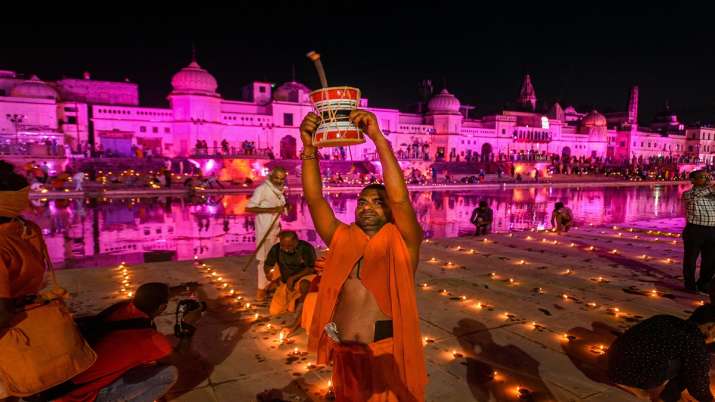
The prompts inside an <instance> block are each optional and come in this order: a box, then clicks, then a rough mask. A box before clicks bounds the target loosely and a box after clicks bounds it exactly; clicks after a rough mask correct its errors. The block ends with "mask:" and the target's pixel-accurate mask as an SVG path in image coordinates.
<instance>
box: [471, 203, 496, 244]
mask: <svg viewBox="0 0 715 402" xmlns="http://www.w3.org/2000/svg"><path fill="white" fill-rule="evenodd" d="M493 219H494V211H492V209H491V208H489V205H487V202H486V201H484V200H482V201H479V207H478V208H474V211H472V217H471V218H470V219H469V221H470V222H471V223H472V224H473V225H474V226H476V227H477V231H476V232H475V236H479V235H483V234H484V235H485V234H487V233H489V228H490V226H491V225H492V220H493Z"/></svg>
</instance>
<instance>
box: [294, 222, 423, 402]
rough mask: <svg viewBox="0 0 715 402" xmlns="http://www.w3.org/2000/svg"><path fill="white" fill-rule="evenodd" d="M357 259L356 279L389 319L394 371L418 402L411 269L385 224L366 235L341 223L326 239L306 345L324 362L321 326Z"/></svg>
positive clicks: (418, 343)
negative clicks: (326, 249)
mask: <svg viewBox="0 0 715 402" xmlns="http://www.w3.org/2000/svg"><path fill="white" fill-rule="evenodd" d="M360 258H363V265H362V266H363V269H362V272H361V281H362V283H363V285H364V286H365V287H366V288H367V289H368V290H369V291H370V293H372V295H373V296H374V297H375V300H376V301H377V304H378V305H379V307H380V310H382V312H383V313H385V314H386V315H387V316H388V317H390V318H392V321H393V341H394V345H393V348H392V353H391V354H392V355H393V356H394V359H395V365H396V366H397V370H398V373H397V374H398V375H399V377H400V379H401V380H402V382H403V383H404V385H405V386H406V387H407V389H408V390H409V392H410V394H411V395H412V397H413V398H414V399H415V400H417V401H424V388H425V385H426V383H427V370H426V367H425V360H424V351H423V347H422V337H421V336H420V325H419V317H418V313H417V301H416V298H415V285H414V272H413V270H412V266H411V264H410V257H409V253H408V251H407V245H406V244H405V241H404V239H403V238H402V235H400V232H399V231H398V230H397V227H396V226H395V225H394V224H392V223H388V224H386V225H385V226H383V227H382V229H380V231H379V232H378V233H377V234H375V236H373V237H372V238H368V236H367V235H366V234H365V232H363V231H362V230H361V229H360V228H358V227H357V226H356V225H354V224H353V225H350V226H347V225H345V224H341V225H340V226H339V227H338V229H337V230H336V231H335V234H334V235H333V238H332V241H331V243H330V254H329V256H328V259H327V261H326V263H325V271H324V274H323V277H322V279H321V281H320V287H319V291H318V300H317V302H316V307H315V312H314V313H313V320H312V322H311V325H310V326H311V328H310V336H309V337H308V348H309V349H310V350H311V351H316V352H317V354H318V363H320V364H325V363H327V362H328V361H327V360H328V355H329V350H328V347H329V344H330V342H329V339H328V337H327V336H326V335H325V331H324V330H323V328H324V327H325V325H326V324H327V323H328V322H330V321H331V320H332V316H333V310H334V309H335V305H336V304H337V299H338V295H339V294H340V290H341V288H342V286H343V283H344V282H345V280H346V279H347V277H348V275H349V274H350V271H351V270H352V267H354V266H355V264H356V263H357V261H358V260H359V259H360Z"/></svg>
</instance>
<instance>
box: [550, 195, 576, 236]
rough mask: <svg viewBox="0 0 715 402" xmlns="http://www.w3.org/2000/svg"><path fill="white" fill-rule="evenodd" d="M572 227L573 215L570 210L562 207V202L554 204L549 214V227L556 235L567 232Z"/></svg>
mask: <svg viewBox="0 0 715 402" xmlns="http://www.w3.org/2000/svg"><path fill="white" fill-rule="evenodd" d="M571 225H573V213H572V212H571V209H570V208H568V207H566V206H564V203H563V202H557V203H556V204H554V211H553V212H552V213H551V226H552V227H553V228H554V231H555V232H557V233H561V232H568V231H569V229H571Z"/></svg>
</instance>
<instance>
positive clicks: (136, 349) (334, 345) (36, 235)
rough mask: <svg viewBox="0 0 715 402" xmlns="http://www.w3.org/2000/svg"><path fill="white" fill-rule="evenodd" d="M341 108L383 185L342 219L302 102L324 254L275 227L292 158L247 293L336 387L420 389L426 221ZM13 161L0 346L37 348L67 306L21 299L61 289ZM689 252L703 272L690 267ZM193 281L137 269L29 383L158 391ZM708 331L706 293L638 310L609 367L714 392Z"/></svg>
mask: <svg viewBox="0 0 715 402" xmlns="http://www.w3.org/2000/svg"><path fill="white" fill-rule="evenodd" d="M350 120H351V121H352V122H353V123H354V124H355V125H356V126H358V127H361V128H362V129H363V131H364V132H365V133H366V136H367V137H368V138H369V139H370V140H371V141H373V142H374V144H375V146H376V148H377V151H378V154H379V156H380V160H381V162H382V167H383V179H384V185H383V184H369V185H367V186H366V187H364V188H363V189H362V190H361V191H360V192H359V194H358V202H357V205H356V208H355V211H354V213H355V223H353V224H350V225H348V224H346V223H343V222H341V221H340V220H338V219H337V218H336V216H335V213H334V211H333V210H332V209H331V206H330V204H329V203H328V202H327V201H326V200H325V198H324V195H323V191H322V183H323V180H322V178H321V171H320V169H319V165H318V152H317V148H316V147H315V146H314V145H313V143H312V135H313V133H314V131H315V130H316V129H317V126H318V121H319V119H318V117H317V116H316V115H314V114H312V113H310V114H308V115H307V116H306V118H305V119H304V121H303V122H302V124H301V127H300V132H301V139H302V142H303V151H302V152H301V155H300V158H301V160H302V176H301V180H302V190H303V197H304V199H305V200H306V202H307V204H308V207H309V210H310V214H311V217H312V220H313V222H314V224H315V229H316V231H317V233H318V235H319V236H320V238H321V239H322V240H323V242H324V243H325V244H327V245H329V247H330V249H329V250H330V251H329V253H328V254H327V256H326V258H325V259H320V258H318V256H317V253H316V251H315V249H314V248H313V246H312V245H310V244H309V243H307V242H305V241H303V240H301V239H299V237H298V235H297V234H296V233H295V232H293V231H286V230H282V229H281V226H280V217H281V215H282V214H283V213H284V212H285V210H286V205H287V204H286V199H285V194H284V191H285V184H286V180H287V176H288V172H287V171H286V170H285V169H283V168H280V167H279V168H275V169H273V171H272V172H271V173H270V175H269V176H268V178H267V180H266V181H264V182H263V183H262V184H261V185H260V186H258V187H257V188H256V189H255V191H254V193H253V195H252V197H251V199H250V200H249V202H248V205H247V208H246V211H248V212H250V213H253V214H255V215H256V218H255V233H256V253H255V258H256V260H257V262H258V263H257V267H256V274H257V292H256V300H257V301H259V302H260V301H268V300H269V299H270V307H269V312H270V314H271V315H276V316H277V315H283V314H292V315H293V317H292V319H291V320H290V322H289V323H288V324H287V325H286V326H285V328H283V331H284V333H285V334H286V336H291V335H293V334H295V333H296V332H297V331H298V330H299V329H300V328H303V329H305V331H306V333H307V335H308V348H309V350H310V351H312V352H315V353H317V360H316V362H317V364H331V365H332V369H333V374H332V379H333V388H332V390H331V391H332V392H333V397H334V398H335V400H337V401H368V400H381V401H414V402H419V401H424V392H425V385H426V383H427V372H426V365H425V360H424V351H423V339H422V337H421V335H420V321H419V317H418V311H417V303H416V296H415V281H414V273H415V271H416V269H417V265H418V261H419V260H420V258H419V254H420V247H421V244H422V241H423V231H422V228H421V227H420V225H419V222H418V220H417V217H416V214H415V211H414V209H413V206H412V203H411V201H410V197H409V193H408V190H407V186H406V182H405V179H404V177H403V172H402V170H401V168H400V166H399V164H398V162H397V159H396V157H395V155H394V153H393V151H392V149H391V148H390V145H389V143H388V142H387V140H386V139H385V137H384V136H383V134H382V132H381V131H380V128H379V126H378V122H377V119H376V117H375V116H374V115H373V114H372V113H369V112H365V111H361V110H356V111H353V112H352V113H351V114H350ZM13 169H14V168H13V166H12V165H10V164H7V163H5V162H0V233H1V234H2V236H0V347H8V345H9V344H10V342H16V339H17V337H14V336H8V334H9V333H11V332H12V331H11V330H12V329H14V328H17V327H18V326H19V325H23V333H24V334H25V337H26V338H27V341H28V342H29V345H32V346H31V348H33V347H35V348H42V341H43V339H46V338H47V337H46V336H43V335H42V334H47V333H48V331H50V333H51V331H52V326H53V325H59V324H61V323H62V320H66V315H65V316H54V317H57V318H54V319H44V320H42V319H40V318H39V317H40V316H39V315H37V314H36V313H34V312H33V313H30V312H32V311H39V310H32V309H33V308H37V306H40V307H42V308H48V307H46V306H51V305H50V304H49V303H56V304H61V303H62V297H63V295H64V294H65V292H63V291H62V289H60V288H58V287H55V288H54V289H52V291H51V292H49V293H44V294H42V295H41V296H40V297H38V296H36V295H38V294H39V293H40V291H41V287H42V285H43V277H44V275H45V270H46V268H49V269H50V270H51V262H50V261H49V258H48V257H47V251H46V246H45V244H44V241H43V238H42V232H41V230H40V229H39V227H37V225H35V224H33V223H32V222H29V221H27V220H26V219H24V218H22V211H23V210H25V209H26V208H27V207H28V203H29V183H28V181H27V179H26V177H23V176H22V175H19V174H17V173H15V172H14V171H13ZM690 179H691V181H692V184H693V188H692V189H691V190H690V191H688V192H686V193H684V195H683V197H684V200H685V203H686V210H687V225H686V228H685V231H684V236H683V238H684V247H685V258H684V263H683V270H684V278H685V287H686V289H687V290H689V291H692V292H696V291H702V292H710V293H711V298H712V296H713V295H712V293H713V290H715V289H713V288H711V286H710V282H711V280H712V276H713V274H714V273H715V267H714V266H713V262H714V260H713V256H714V253H715V188H713V186H712V185H711V184H710V175H709V173H708V172H706V171H703V170H698V171H695V172H692V173H691V174H690ZM493 219H494V217H493V211H492V210H491V209H490V208H489V206H488V204H487V202H486V201H481V202H480V203H479V206H478V207H477V208H476V209H475V210H474V211H473V213H472V216H471V217H470V222H471V223H473V224H474V225H475V227H476V231H475V234H476V235H477V236H481V235H485V234H487V233H489V231H490V226H491V224H492V222H493ZM573 219H574V218H573V213H572V212H571V210H570V209H569V208H567V207H566V206H565V205H564V204H563V203H561V202H558V203H556V204H555V206H554V211H553V213H552V217H551V222H552V225H553V229H554V230H555V231H556V232H568V230H569V229H570V227H571V226H572V224H573ZM699 255H701V256H702V259H701V267H700V275H699V279H698V280H695V271H696V266H695V264H696V261H697V258H698V256H699ZM201 292H202V289H201V287H200V286H199V285H198V284H195V283H185V284H180V285H178V286H174V287H172V286H169V285H168V284H165V283H145V284H142V285H141V286H140V287H139V288H138V289H137V291H136V294H135V295H133V297H132V298H131V300H125V301H122V302H119V303H115V304H113V305H111V306H109V307H107V308H106V309H105V310H103V311H102V312H101V313H100V314H98V315H95V316H91V317H87V318H86V319H84V320H77V328H79V332H80V334H81V339H82V342H75V343H72V344H67V345H57V344H56V343H55V344H51V345H49V344H48V345H49V346H47V348H48V349H47V350H45V349H42V351H43V353H50V352H56V351H57V350H56V349H57V348H60V347H64V348H65V349H63V351H64V352H66V354H67V355H69V356H72V357H77V358H78V359H79V358H80V357H87V356H89V357H91V361H89V362H87V364H75V365H67V366H63V367H62V369H58V368H57V367H54V371H53V372H51V373H50V377H43V376H38V378H39V380H35V383H33V384H31V385H33V386H35V387H36V388H37V390H38V392H40V395H39V396H36V398H44V399H39V400H57V401H63V402H73V401H99V402H110V401H153V400H158V399H160V398H161V397H163V396H164V395H166V393H167V392H169V390H170V389H171V387H172V386H173V385H174V384H175V383H176V381H177V379H178V375H179V373H178V369H177V368H176V364H175V358H176V356H177V354H181V353H182V351H185V350H186V348H188V347H190V344H191V336H192V334H193V333H194V331H195V330H196V327H197V326H198V325H200V319H201V316H202V313H203V311H205V310H206V309H211V308H212V306H211V305H206V304H205V303H202V302H200V301H199V299H202V298H201V297H196V295H197V294H198V295H200V294H201ZM181 294H191V295H194V296H195V297H194V298H189V299H184V300H181V301H179V303H178V306H177V323H176V326H175V336H176V338H177V339H178V342H171V341H170V340H169V338H167V337H166V335H164V334H162V333H161V332H159V331H158V330H157V329H156V326H155V324H154V319H155V318H156V317H157V316H159V315H160V314H162V312H164V311H165V309H166V308H167V305H168V304H169V301H170V300H171V299H172V298H174V297H178V296H180V295H181ZM62 317H64V318H62ZM72 328H74V327H72ZM39 329H42V331H39ZM33 330H34V331H33ZM713 341H715V308H713V307H712V305H711V304H706V305H704V306H702V307H699V308H698V309H697V310H696V311H695V312H694V313H693V314H692V315H691V316H690V317H689V318H688V319H687V320H683V319H680V318H678V317H674V316H665V315H657V316H654V317H651V318H648V319H646V320H644V321H642V322H641V323H639V324H637V325H635V326H633V327H631V328H630V329H628V330H627V331H626V332H625V333H623V334H621V335H620V336H619V337H618V339H617V340H616V341H615V342H614V343H613V345H612V347H611V348H610V349H609V350H608V352H607V353H606V358H607V360H608V363H609V366H608V367H609V369H608V375H609V378H610V379H611V381H613V382H615V383H618V384H622V385H624V386H628V387H635V388H640V389H649V388H654V387H658V386H661V385H662V384H663V383H666V382H667V384H666V386H665V387H664V388H663V390H662V392H661V393H660V398H661V399H662V400H664V401H667V402H670V401H677V400H679V399H680V396H681V393H682V392H683V391H684V390H686V389H687V391H688V392H689V393H690V395H691V396H692V397H694V398H696V399H697V400H698V401H701V402H705V401H712V400H713V396H712V394H711V391H710V378H709V368H710V355H709V353H708V344H711V343H712V342H713ZM3 342H4V343H3ZM88 347H91V350H89V349H88ZM90 352H91V353H90ZM26 356H27V358H26V359H24V360H22V361H8V360H7V359H4V360H3V359H2V356H0V365H3V366H2V367H0V373H1V374H0V380H2V381H0V398H3V397H6V396H8V395H18V393H17V392H16V390H15V387H16V386H17V385H18V384H21V383H22V384H24V385H27V384H29V383H31V381H30V380H28V378H27V376H22V375H16V373H19V372H20V371H21V370H18V367H20V365H21V364H29V363H32V359H33V357H31V356H33V355H32V354H31V353H29V352H27V353H26ZM38 369H39V368H38ZM48 378H52V381H51V380H49V379H48ZM58 379H59V380H61V381H59V382H58V381H57V380H58ZM38 381H39V384H38V383H37V382H38ZM50 382H52V383H51V384H50ZM58 384H59V385H58ZM28 386H29V385H28ZM13 392H14V393H13Z"/></svg>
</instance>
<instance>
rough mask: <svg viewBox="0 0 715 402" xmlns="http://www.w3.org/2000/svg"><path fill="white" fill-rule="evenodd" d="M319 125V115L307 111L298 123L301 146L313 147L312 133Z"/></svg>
mask: <svg viewBox="0 0 715 402" xmlns="http://www.w3.org/2000/svg"><path fill="white" fill-rule="evenodd" d="M318 125H320V117H318V115H316V114H315V113H313V112H310V113H308V114H307V115H305V118H303V122H302V123H300V139H301V140H302V141H303V148H311V147H313V146H314V145H313V134H315V130H317V129H318Z"/></svg>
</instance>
